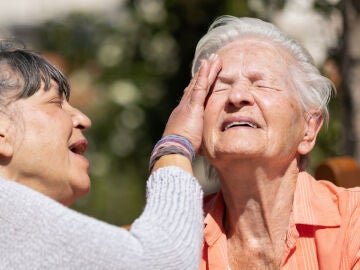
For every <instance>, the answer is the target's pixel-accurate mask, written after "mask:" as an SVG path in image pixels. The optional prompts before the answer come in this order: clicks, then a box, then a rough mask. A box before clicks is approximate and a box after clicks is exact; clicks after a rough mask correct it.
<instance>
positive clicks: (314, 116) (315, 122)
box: [298, 111, 324, 155]
mask: <svg viewBox="0 0 360 270" xmlns="http://www.w3.org/2000/svg"><path fill="white" fill-rule="evenodd" d="M323 123H324V117H323V115H322V114H320V113H319V112H318V111H317V112H311V113H309V114H308V115H307V116H306V128H305V133H304V137H303V139H302V141H301V142H300V144H299V146H298V152H299V154H301V155H307V154H309V153H310V152H311V151H312V150H313V148H314V146H315V142H316V137H317V135H318V134H319V131H320V129H321V127H322V125H323Z"/></svg>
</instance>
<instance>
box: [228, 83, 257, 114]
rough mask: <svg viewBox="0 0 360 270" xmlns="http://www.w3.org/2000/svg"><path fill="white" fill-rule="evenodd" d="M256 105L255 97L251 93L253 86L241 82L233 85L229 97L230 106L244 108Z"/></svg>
mask: <svg viewBox="0 0 360 270" xmlns="http://www.w3.org/2000/svg"><path fill="white" fill-rule="evenodd" d="M253 104H254V96H253V93H252V91H251V84H250V83H247V82H241V83H236V84H233V85H232V87H231V89H230V91H229V95H228V105H229V106H231V107H236V108H239V107H243V106H249V105H253Z"/></svg>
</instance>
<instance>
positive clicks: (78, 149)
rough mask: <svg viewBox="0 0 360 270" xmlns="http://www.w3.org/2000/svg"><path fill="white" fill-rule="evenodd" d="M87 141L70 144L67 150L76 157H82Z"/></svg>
mask: <svg viewBox="0 0 360 270" xmlns="http://www.w3.org/2000/svg"><path fill="white" fill-rule="evenodd" d="M88 144H89V143H88V141H87V140H86V139H85V138H83V139H80V140H77V141H75V142H73V143H71V144H70V146H69V150H70V151H71V152H72V153H74V154H77V155H81V156H82V155H83V154H84V153H85V151H86V149H87V147H88Z"/></svg>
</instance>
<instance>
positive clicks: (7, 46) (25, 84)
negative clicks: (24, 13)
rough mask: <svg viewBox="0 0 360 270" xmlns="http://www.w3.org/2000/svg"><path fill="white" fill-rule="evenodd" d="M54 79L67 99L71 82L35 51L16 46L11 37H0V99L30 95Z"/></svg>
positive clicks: (46, 88) (47, 87)
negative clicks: (9, 38)
mask: <svg viewBox="0 0 360 270" xmlns="http://www.w3.org/2000/svg"><path fill="white" fill-rule="evenodd" d="M51 80H53V81H54V82H55V83H56V84H57V85H58V87H59V92H60V93H63V94H64V95H65V97H66V99H67V100H68V99H69V97H70V85H69V82H68V81H67V79H66V78H65V76H64V75H63V74H62V73H61V71H60V70H58V69H57V68H56V67H54V66H53V65H52V64H51V63H50V62H48V61H47V60H46V59H44V58H43V57H42V56H40V55H39V54H38V53H36V52H33V51H30V50H27V49H25V46H23V45H22V46H21V47H20V46H19V43H18V42H15V41H12V40H0V99H1V97H9V96H8V95H10V97H12V98H14V99H15V100H16V99H20V98H26V97H30V96H32V95H33V94H35V93H36V92H37V91H38V90H39V89H40V87H41V82H43V83H44V90H45V91H47V90H49V89H50V87H51ZM5 102H6V100H5Z"/></svg>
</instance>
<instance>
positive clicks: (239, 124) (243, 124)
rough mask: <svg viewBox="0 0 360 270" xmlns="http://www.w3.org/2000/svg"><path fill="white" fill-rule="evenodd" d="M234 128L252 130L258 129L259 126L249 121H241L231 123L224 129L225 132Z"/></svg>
mask: <svg viewBox="0 0 360 270" xmlns="http://www.w3.org/2000/svg"><path fill="white" fill-rule="evenodd" d="M232 127H251V128H258V126H257V125H256V124H254V123H251V122H247V121H239V122H237V121H236V122H231V123H229V124H227V125H225V127H224V131H225V130H228V129H230V128H232Z"/></svg>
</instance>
